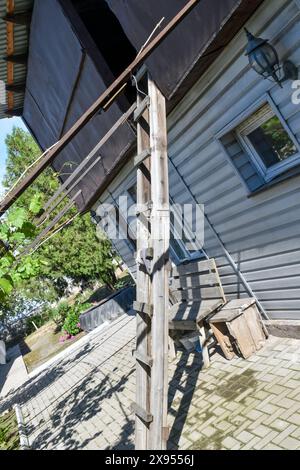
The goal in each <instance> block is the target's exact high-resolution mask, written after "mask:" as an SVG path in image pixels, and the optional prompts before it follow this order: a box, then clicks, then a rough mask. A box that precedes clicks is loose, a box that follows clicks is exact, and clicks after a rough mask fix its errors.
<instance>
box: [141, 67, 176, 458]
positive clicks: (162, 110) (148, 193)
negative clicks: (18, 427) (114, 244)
mask: <svg viewBox="0 0 300 470" xmlns="http://www.w3.org/2000/svg"><path fill="white" fill-rule="evenodd" d="M135 81H136V85H137V109H136V111H135V113H134V120H135V121H136V123H137V156H136V158H135V162H134V163H135V166H136V168H137V278H136V285H137V289H136V290H137V293H136V302H135V303H134V309H135V311H136V313H137V315H136V317H137V320H136V328H137V339H136V351H135V358H136V403H134V405H133V409H134V412H135V415H136V421H135V426H136V429H135V436H136V438H135V447H136V449H137V450H140V449H157V450H164V449H166V445H167V439H168V428H167V390H168V308H169V285H168V278H169V272H168V271H169V233H170V216H169V189H168V188H169V184H168V158H167V125H166V106H165V99H164V97H163V95H162V94H161V92H160V91H159V90H158V88H157V87H156V85H155V83H154V82H153V80H152V79H151V78H150V77H149V76H148V74H147V72H144V73H143V74H140V76H139V77H136V78H135Z"/></svg>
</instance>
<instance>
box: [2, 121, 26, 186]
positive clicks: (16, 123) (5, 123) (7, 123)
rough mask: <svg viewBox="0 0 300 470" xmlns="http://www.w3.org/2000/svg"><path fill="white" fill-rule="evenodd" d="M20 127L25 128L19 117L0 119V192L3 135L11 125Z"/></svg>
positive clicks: (3, 160)
mask: <svg viewBox="0 0 300 470" xmlns="http://www.w3.org/2000/svg"><path fill="white" fill-rule="evenodd" d="M14 126H16V127H21V128H22V129H24V130H27V128H26V126H25V124H24V123H23V121H22V119H21V118H18V117H13V118H9V119H1V120H0V193H2V179H3V176H4V174H5V161H6V146H5V137H6V136H7V134H9V133H10V132H11V131H12V129H13V127H14Z"/></svg>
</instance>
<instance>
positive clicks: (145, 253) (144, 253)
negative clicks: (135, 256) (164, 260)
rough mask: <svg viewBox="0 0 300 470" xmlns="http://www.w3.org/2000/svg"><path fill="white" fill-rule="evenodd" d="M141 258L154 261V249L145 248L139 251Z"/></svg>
mask: <svg viewBox="0 0 300 470" xmlns="http://www.w3.org/2000/svg"><path fill="white" fill-rule="evenodd" d="M139 254H140V257H141V258H142V259H143V258H144V259H153V248H152V247H149V248H143V249H142V250H139Z"/></svg>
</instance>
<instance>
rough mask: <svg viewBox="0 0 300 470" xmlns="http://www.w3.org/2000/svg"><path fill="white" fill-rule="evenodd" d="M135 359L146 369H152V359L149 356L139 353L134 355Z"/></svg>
mask: <svg viewBox="0 0 300 470" xmlns="http://www.w3.org/2000/svg"><path fill="white" fill-rule="evenodd" d="M135 358H136V360H137V361H139V362H141V363H142V364H145V365H146V366H147V367H152V365H153V359H152V357H150V356H144V355H142V354H140V353H135Z"/></svg>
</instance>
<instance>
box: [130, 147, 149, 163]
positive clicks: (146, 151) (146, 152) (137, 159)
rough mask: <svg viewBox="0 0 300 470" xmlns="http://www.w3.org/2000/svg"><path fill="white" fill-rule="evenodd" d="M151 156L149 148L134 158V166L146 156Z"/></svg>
mask: <svg viewBox="0 0 300 470" xmlns="http://www.w3.org/2000/svg"><path fill="white" fill-rule="evenodd" d="M150 156H151V149H150V148H147V149H145V150H143V151H142V152H141V153H139V154H138V155H137V156H136V157H135V158H134V166H139V165H140V164H141V163H143V161H144V160H146V158H148V157H150Z"/></svg>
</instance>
